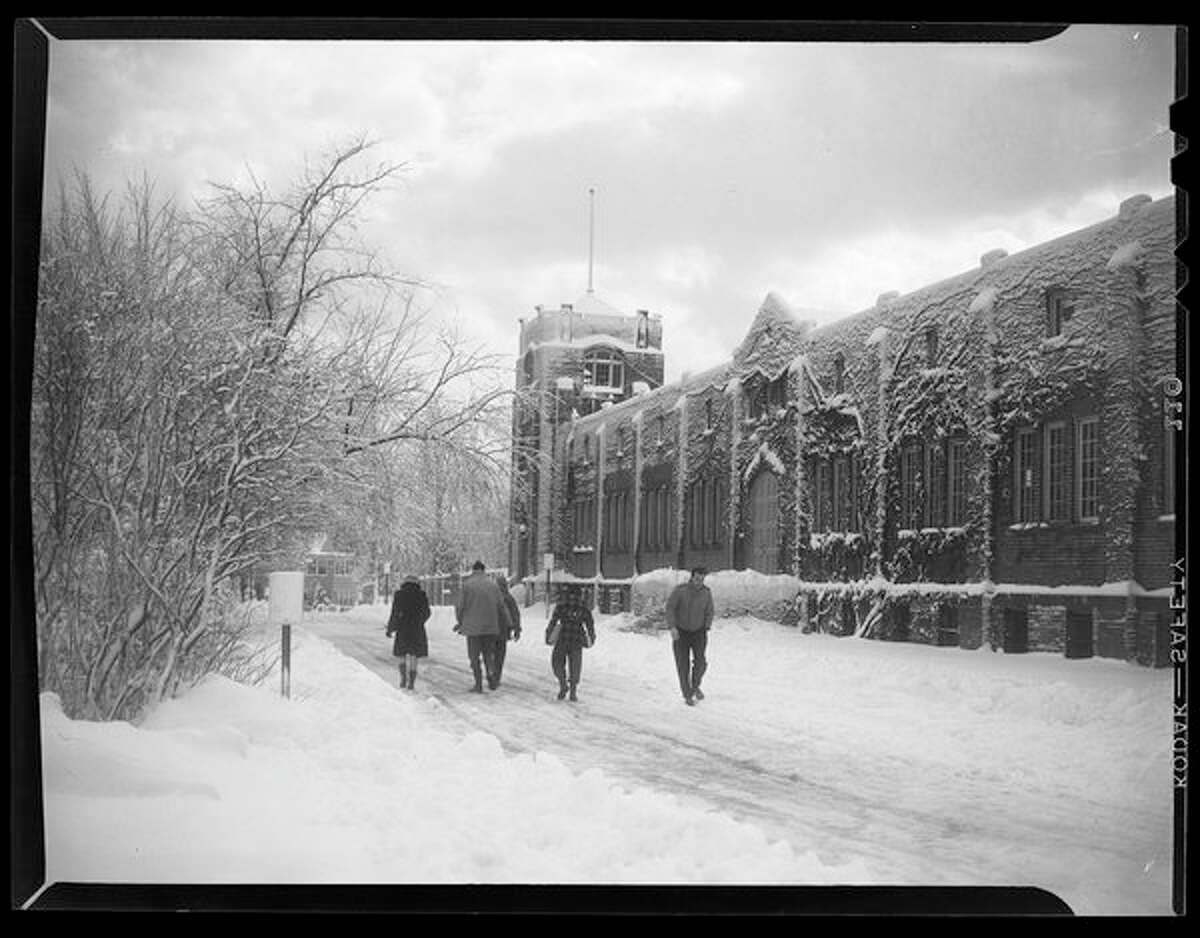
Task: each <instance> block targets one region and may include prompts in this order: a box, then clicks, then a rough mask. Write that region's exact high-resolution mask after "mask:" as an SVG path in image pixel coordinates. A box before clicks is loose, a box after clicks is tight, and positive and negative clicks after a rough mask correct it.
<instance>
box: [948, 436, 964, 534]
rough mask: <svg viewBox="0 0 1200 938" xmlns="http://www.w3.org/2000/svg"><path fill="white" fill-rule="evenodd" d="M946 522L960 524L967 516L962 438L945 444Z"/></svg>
mask: <svg viewBox="0 0 1200 938" xmlns="http://www.w3.org/2000/svg"><path fill="white" fill-rule="evenodd" d="M946 470H947V471H946V475H947V483H948V489H949V490H948V492H947V493H946V523H947V524H949V525H959V524H962V523H963V522H964V521H965V520H966V518H967V447H966V444H965V443H964V442H963V441H962V440H951V441H950V442H949V443H948V444H947V445H946Z"/></svg>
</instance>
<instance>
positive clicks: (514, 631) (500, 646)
mask: <svg viewBox="0 0 1200 938" xmlns="http://www.w3.org/2000/svg"><path fill="white" fill-rule="evenodd" d="M496 585H497V586H498V587H500V596H501V597H502V598H503V599H504V608H505V609H507V610H508V620H509V622H511V623H512V628H511V629H505V628H501V629H500V632H499V633H498V634H497V635H496V645H495V655H494V658H495V671H494V674H495V675H496V686H497V687H499V686H500V676H501V675H502V674H503V673H504V658H505V656H506V655H507V654H508V640H509V639H510V638H511V639H512V640H513V641H514V642H519V641H520V640H521V610H520V608H519V607H518V606H517V601H516V599H515V598H514V597H513V594H512V593H510V592H509V590H508V579H507V577H504V576H498V577H496Z"/></svg>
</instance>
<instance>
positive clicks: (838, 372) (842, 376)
mask: <svg viewBox="0 0 1200 938" xmlns="http://www.w3.org/2000/svg"><path fill="white" fill-rule="evenodd" d="M845 391H846V356H845V355H843V354H842V353H841V352H838V353H837V354H836V355H834V356H833V393H834V394H844V393H845Z"/></svg>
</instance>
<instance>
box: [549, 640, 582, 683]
mask: <svg viewBox="0 0 1200 938" xmlns="http://www.w3.org/2000/svg"><path fill="white" fill-rule="evenodd" d="M550 667H551V668H552V669H553V671H554V676H555V677H556V678H558V683H559V684H560V685H566V684H567V683H568V680H569V682H570V685H571V686H572V687H574V686H575V685H576V684H578V683H579V675H580V674H581V673H582V671H583V646H582V645H575V644H570V645H568V644H567V643H566V642H559V643H558V644H557V645H555V646H554V651H552V652H550ZM568 674H569V675H570V677H569V679H568Z"/></svg>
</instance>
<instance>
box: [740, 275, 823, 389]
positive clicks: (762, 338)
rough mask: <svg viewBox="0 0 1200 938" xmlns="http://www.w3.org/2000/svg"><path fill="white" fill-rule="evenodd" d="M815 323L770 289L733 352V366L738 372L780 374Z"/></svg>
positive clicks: (775, 375)
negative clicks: (803, 317) (744, 335)
mask: <svg viewBox="0 0 1200 938" xmlns="http://www.w3.org/2000/svg"><path fill="white" fill-rule="evenodd" d="M812 325H813V324H812V322H811V321H810V320H807V319H802V318H800V315H799V314H798V313H797V312H796V311H795V310H793V309H792V308H791V307H790V306H789V305H788V304H787V302H786V301H785V300H784V299H783V298H782V297H781V296H780V295H779V294H778V293H775V292H774V291H772V292H770V293H768V294H767V296H766V298H765V299H764V300H763V302H762V306H760V307H759V309H758V315H757V316H755V317H754V322H753V323H751V325H750V329H749V331H747V333H746V337H745V338H744V339H743V340H742V344H741V345H739V346H738V347H737V349H736V350H735V351H734V353H733V367H734V369H735V370H736V371H737V372H738V373H739V374H748V373H750V372H754V371H758V372H761V373H762V374H764V375H766V376H767V377H768V378H771V379H774V378H777V377H779V375H780V374H782V373H783V372H784V370H785V369H786V368H787V367H788V365H790V364H791V363H792V360H793V359H794V358H795V357H796V352H797V351H798V350H799V349H800V346H801V345H802V344H803V343H804V340H805V339H807V338H808V333H809V330H810V329H811V328H812Z"/></svg>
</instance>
